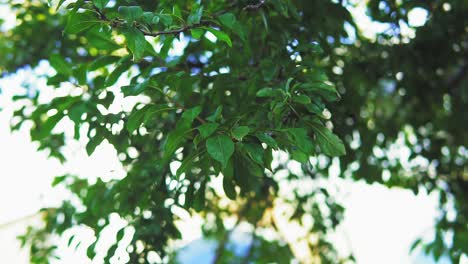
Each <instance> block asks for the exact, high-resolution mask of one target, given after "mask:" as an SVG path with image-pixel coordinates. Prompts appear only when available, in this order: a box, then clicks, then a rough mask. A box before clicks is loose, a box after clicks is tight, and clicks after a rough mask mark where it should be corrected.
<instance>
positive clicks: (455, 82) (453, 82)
mask: <svg viewBox="0 0 468 264" xmlns="http://www.w3.org/2000/svg"><path fill="white" fill-rule="evenodd" d="M467 72H468V55H467V56H465V58H464V59H463V64H462V66H461V67H460V68H459V69H458V71H457V73H456V74H455V75H453V76H452V77H451V78H450V79H449V80H448V82H447V87H448V90H449V94H451V95H454V94H455V91H456V90H458V87H460V83H461V82H462V81H463V79H465V77H466V73H467Z"/></svg>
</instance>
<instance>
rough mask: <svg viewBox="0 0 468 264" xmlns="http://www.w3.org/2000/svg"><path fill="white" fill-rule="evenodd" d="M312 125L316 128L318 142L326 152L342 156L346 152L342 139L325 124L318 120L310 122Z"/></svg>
mask: <svg viewBox="0 0 468 264" xmlns="http://www.w3.org/2000/svg"><path fill="white" fill-rule="evenodd" d="M310 126H311V127H312V129H313V130H314V132H315V135H316V140H317V143H318V145H319V146H320V150H322V152H323V153H324V154H326V155H330V156H341V155H345V154H346V149H345V146H344V144H343V142H342V141H341V139H339V138H338V137H337V136H336V135H335V134H333V133H332V132H331V131H330V130H328V129H327V128H326V127H325V126H323V125H321V124H319V123H316V122H310Z"/></svg>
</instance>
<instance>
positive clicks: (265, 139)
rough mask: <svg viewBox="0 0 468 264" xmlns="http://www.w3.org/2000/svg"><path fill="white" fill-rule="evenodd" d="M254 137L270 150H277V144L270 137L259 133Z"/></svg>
mask: <svg viewBox="0 0 468 264" xmlns="http://www.w3.org/2000/svg"><path fill="white" fill-rule="evenodd" d="M256 136H257V138H258V139H259V140H260V141H261V142H262V143H265V144H267V145H268V146H269V147H270V148H272V149H278V143H277V142H276V140H274V139H273V138H272V137H271V136H269V135H267V134H265V133H259V134H257V135H256Z"/></svg>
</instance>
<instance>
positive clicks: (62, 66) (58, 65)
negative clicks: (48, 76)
mask: <svg viewBox="0 0 468 264" xmlns="http://www.w3.org/2000/svg"><path fill="white" fill-rule="evenodd" d="M49 63H50V66H52V68H54V69H55V70H56V71H57V72H58V73H61V74H65V75H71V74H72V67H71V65H70V64H69V63H68V62H67V61H66V60H65V59H64V58H63V57H62V56H60V54H57V53H54V54H52V55H50V57H49Z"/></svg>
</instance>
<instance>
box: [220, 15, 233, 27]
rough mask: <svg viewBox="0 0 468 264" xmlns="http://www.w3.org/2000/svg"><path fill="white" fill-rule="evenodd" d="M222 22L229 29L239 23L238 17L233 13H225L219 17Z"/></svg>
mask: <svg viewBox="0 0 468 264" xmlns="http://www.w3.org/2000/svg"><path fill="white" fill-rule="evenodd" d="M218 19H219V21H220V22H221V24H223V25H224V26H225V27H227V28H229V29H234V26H235V25H236V23H237V20H236V17H235V16H234V14H232V13H225V14H222V15H221V16H219V17H218Z"/></svg>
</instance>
